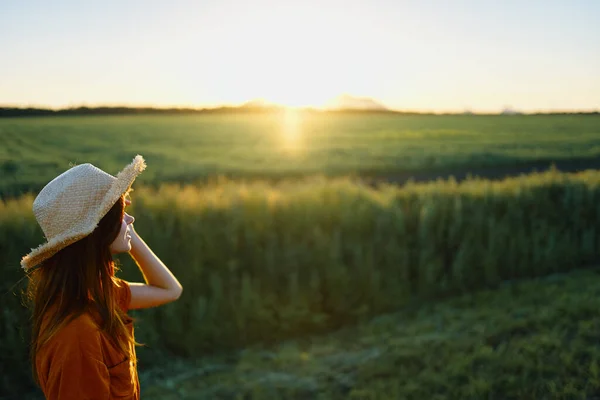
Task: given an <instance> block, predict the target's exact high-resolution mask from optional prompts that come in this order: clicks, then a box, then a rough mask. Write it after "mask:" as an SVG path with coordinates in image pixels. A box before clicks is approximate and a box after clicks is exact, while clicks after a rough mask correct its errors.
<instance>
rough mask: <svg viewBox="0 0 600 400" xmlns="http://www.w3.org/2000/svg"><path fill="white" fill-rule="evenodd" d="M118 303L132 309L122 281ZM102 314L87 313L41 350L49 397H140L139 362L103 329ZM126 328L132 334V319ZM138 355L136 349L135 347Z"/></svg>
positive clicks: (40, 361) (42, 379) (40, 371)
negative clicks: (122, 350)
mask: <svg viewBox="0 0 600 400" xmlns="http://www.w3.org/2000/svg"><path fill="white" fill-rule="evenodd" d="M119 284H120V286H121V287H117V289H116V295H117V302H118V304H119V306H120V307H121V308H122V309H123V311H124V312H127V311H128V309H129V302H130V300H131V290H130V288H129V284H127V282H126V281H123V280H119ZM99 322H100V321H99V317H98V316H97V315H92V314H90V313H85V314H83V315H81V316H79V317H77V318H76V319H74V320H73V321H71V322H70V323H69V324H68V325H66V326H65V327H63V328H62V329H61V330H59V331H58V332H57V333H56V335H54V336H53V337H52V338H51V339H50V340H49V341H48V343H46V344H45V345H44V346H43V347H42V348H41V349H40V350H39V352H38V354H37V357H36V367H37V371H38V375H39V380H40V387H41V389H42V391H43V392H44V395H45V396H46V399H48V400H58V399H60V400H68V399H78V400H84V399H105V400H109V399H128V400H129V399H135V400H137V399H139V398H140V384H139V380H138V375H137V369H136V365H135V364H134V363H133V362H132V361H131V360H130V359H129V358H127V357H126V356H123V355H122V353H121V352H120V351H119V350H118V349H117V348H116V347H115V346H114V345H113V344H112V343H111V342H110V340H109V339H108V338H106V337H105V336H104V334H103V333H102V332H101V331H100V328H99ZM126 323H127V324H126V327H127V329H128V330H129V332H130V333H131V335H132V336H133V321H132V319H131V318H129V317H128V319H127V321H126ZM133 352H134V353H133V354H135V348H134V349H133Z"/></svg>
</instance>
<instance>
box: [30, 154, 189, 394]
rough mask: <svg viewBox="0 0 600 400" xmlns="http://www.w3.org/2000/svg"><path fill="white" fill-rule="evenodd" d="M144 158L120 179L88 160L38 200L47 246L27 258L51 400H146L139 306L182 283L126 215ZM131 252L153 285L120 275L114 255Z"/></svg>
mask: <svg viewBox="0 0 600 400" xmlns="http://www.w3.org/2000/svg"><path fill="white" fill-rule="evenodd" d="M145 168H146V164H145V162H144V159H143V158H142V157H141V156H139V155H138V156H136V157H135V159H134V160H133V162H132V163H131V164H130V165H128V166H127V167H125V168H124V169H123V170H122V171H121V172H120V173H119V174H118V175H117V176H116V177H114V176H112V175H109V174H107V173H106V172H104V171H102V170H100V169H98V168H96V167H94V166H93V165H91V164H82V165H78V166H76V167H73V168H71V169H69V170H68V171H66V172H64V173H63V174H61V175H59V176H58V177H56V178H55V179H54V180H52V181H51V182H50V183H48V184H47V185H46V186H45V187H44V188H43V189H42V191H41V192H40V193H39V195H38V196H37V197H36V199H35V201H34V202H33V212H34V214H35V217H36V219H37V221H38V223H39V224H40V226H41V228H42V230H43V232H44V235H45V236H46V239H47V240H48V241H47V243H45V244H43V245H41V246H40V247H38V248H36V249H34V250H32V252H31V253H29V254H28V255H27V256H25V257H23V260H22V261H21V265H22V267H23V268H24V269H25V270H26V271H27V275H28V277H29V285H28V290H27V294H28V298H29V300H30V301H31V303H32V306H33V307H32V308H33V319H32V322H33V331H32V339H31V361H32V366H33V375H34V379H35V381H36V382H37V383H38V384H39V385H40V387H41V389H42V391H43V392H44V395H45V396H46V398H47V399H61V400H62V399H113V398H119V399H139V397H140V389H139V381H138V376H137V363H136V355H135V344H136V342H135V339H134V331H133V323H132V319H131V318H130V317H128V316H127V311H128V310H130V309H137V308H147V307H154V306H158V305H161V304H165V303H169V302H172V301H175V300H177V299H178V298H179V296H180V295H181V292H182V287H181V285H180V284H179V282H178V281H177V279H176V278H175V277H174V276H173V274H172V273H171V272H170V271H169V269H168V268H167V267H166V266H165V265H164V264H163V263H162V262H161V261H160V259H159V258H158V257H156V255H154V253H153V252H152V250H150V248H149V247H148V246H147V245H146V243H144V241H143V240H142V239H141V238H140V236H139V235H138V234H137V233H136V231H135V229H134V228H133V222H134V218H133V217H132V216H130V215H128V214H127V213H125V212H124V209H125V206H126V205H129V204H130V203H131V202H130V201H129V200H128V199H126V197H127V195H128V193H129V191H130V188H131V185H132V183H133V181H134V180H135V178H136V177H137V175H139V174H140V173H141V172H142V171H143V170H144V169H145ZM123 252H129V254H130V255H131V256H132V257H133V259H134V260H135V262H136V263H137V265H138V266H139V268H140V270H141V272H142V274H143V276H144V279H145V281H146V284H141V283H129V282H126V281H124V280H122V279H118V278H116V277H115V265H114V262H113V259H112V255H113V254H116V253H123Z"/></svg>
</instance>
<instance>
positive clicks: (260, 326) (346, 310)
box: [0, 170, 600, 396]
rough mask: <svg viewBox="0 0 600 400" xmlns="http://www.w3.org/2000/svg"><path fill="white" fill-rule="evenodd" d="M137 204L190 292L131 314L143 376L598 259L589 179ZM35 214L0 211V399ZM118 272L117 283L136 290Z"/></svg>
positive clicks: (196, 192)
mask: <svg viewBox="0 0 600 400" xmlns="http://www.w3.org/2000/svg"><path fill="white" fill-rule="evenodd" d="M132 198H133V205H132V210H131V211H132V214H133V215H135V216H136V230H137V231H138V232H140V234H141V235H142V237H143V238H144V240H145V241H146V242H147V243H148V244H149V245H150V247H151V248H152V249H153V251H155V253H156V254H157V255H158V256H159V257H161V259H162V260H163V261H164V262H165V264H166V265H168V266H169V268H170V269H171V270H172V271H173V272H174V274H175V275H176V276H177V277H178V279H179V280H180V281H181V283H182V285H183V286H184V288H186V289H185V292H184V295H183V296H182V298H181V299H179V300H178V301H177V302H174V303H172V304H169V305H165V306H163V307H159V308H154V309H149V310H140V311H139V312H137V311H135V312H133V316H134V317H136V318H137V317H139V318H140V321H139V324H137V325H136V337H137V338H138V340H139V341H140V342H143V343H146V344H148V348H146V349H140V352H139V357H140V360H141V363H149V362H150V363H153V362H154V361H153V360H154V359H155V357H156V356H157V354H159V353H160V352H163V354H177V355H185V356H188V357H190V358H193V357H200V358H204V357H206V355H207V354H208V353H217V352H222V351H231V350H232V349H236V348H243V347H246V346H249V345H255V344H257V343H262V344H263V345H268V344H274V343H279V342H281V341H282V340H287V339H290V338H293V337H303V336H308V335H311V334H318V333H325V332H330V331H333V330H335V329H339V328H340V327H343V326H352V325H355V324H356V323H360V322H361V321H365V320H366V319H368V318H373V317H375V316H377V315H381V314H383V313H386V312H391V311H394V310H398V309H402V308H404V307H406V306H407V305H410V304H412V303H414V302H415V301H416V300H417V299H418V300H421V301H423V300H426V299H428V300H433V299H441V298H448V297H451V296H455V295H457V294H462V293H470V292H474V291H477V290H482V289H485V288H495V287H498V286H499V285H501V284H502V282H505V281H506V280H508V279H511V280H514V279H522V278H527V277H540V276H546V275H550V274H553V273H556V272H565V271H570V270H573V269H575V268H577V267H580V266H581V265H582V264H585V263H590V262H592V261H594V260H598V259H600V253H599V251H598V249H600V234H599V233H598V226H599V224H598V221H600V206H599V205H600V174H599V173H598V172H597V171H587V172H582V173H578V174H564V173H560V172H558V171H555V170H554V171H548V172H546V173H542V174H531V175H527V176H522V177H519V178H512V179H506V180H503V181H497V182H491V181H486V180H480V179H474V180H467V181H464V182H462V183H460V184H458V183H457V182H455V181H447V182H446V181H439V182H432V183H429V184H410V185H406V186H403V187H401V188H399V187H396V186H382V187H380V188H378V189H374V188H371V187H369V186H365V185H360V184H358V183H355V182H352V181H350V180H347V179H335V180H323V179H322V180H307V181H306V182H303V183H300V182H297V181H290V182H288V183H281V184H279V185H272V184H268V183H260V182H253V183H251V184H241V183H239V182H231V181H223V182H221V183H219V184H217V185H214V186H208V187H202V188H198V187H195V186H184V187H178V186H176V185H166V184H165V185H161V186H160V188H159V189H157V190H156V189H153V188H147V187H143V186H136V191H135V192H134V194H133V196H132ZM32 201H33V197H32V196H24V197H22V198H20V199H15V200H9V201H6V202H4V201H0V272H2V276H3V277H4V281H3V282H4V284H0V289H2V292H3V293H4V292H7V293H8V294H9V295H8V296H5V297H3V298H2V303H3V306H4V307H3V310H2V312H3V321H4V323H3V324H0V338H1V339H2V340H1V341H0V350H2V354H3V356H4V359H5V360H7V365H11V367H12V368H11V369H10V370H9V371H6V372H5V373H2V374H0V377H2V378H1V380H0V387H2V386H3V385H5V386H6V385H8V387H12V388H14V390H16V389H17V388H18V387H22V386H26V385H27V382H28V379H29V378H28V369H27V361H26V357H25V354H26V346H25V343H26V341H23V338H26V337H27V333H26V332H24V327H25V326H26V325H27V313H26V312H25V311H24V310H23V309H22V308H21V307H20V306H19V302H18V300H19V299H18V297H16V296H11V295H10V293H11V292H12V291H13V288H12V285H13V283H14V282H15V281H17V280H18V279H19V278H20V277H21V276H22V271H21V270H20V268H18V260H19V259H20V257H21V256H22V255H23V254H25V253H26V251H27V250H28V249H29V248H30V247H34V246H35V245H37V244H39V243H40V242H41V241H42V240H41V234H40V232H39V229H38V227H37V225H36V224H35V221H34V220H33V216H32V213H31V202H32ZM120 259H121V260H122V261H123V265H122V266H123V271H122V273H123V275H121V276H123V277H124V278H126V279H127V280H130V281H141V280H142V277H141V276H140V274H139V271H138V270H137V268H136V267H135V265H132V264H133V263H132V262H131V260H130V259H129V257H127V256H124V257H120ZM386 351H387V350H386ZM0 372H2V371H0ZM486 379H487V378H486ZM7 390H8V389H7ZM386 390H387V389H386ZM0 396H1V393H0Z"/></svg>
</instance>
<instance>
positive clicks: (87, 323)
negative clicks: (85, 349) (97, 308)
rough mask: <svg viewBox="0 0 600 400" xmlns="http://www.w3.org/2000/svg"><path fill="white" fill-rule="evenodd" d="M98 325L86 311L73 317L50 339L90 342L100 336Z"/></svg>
mask: <svg viewBox="0 0 600 400" xmlns="http://www.w3.org/2000/svg"><path fill="white" fill-rule="evenodd" d="M100 333H101V330H100V326H99V325H98V322H97V321H96V319H95V318H94V317H93V316H92V315H91V314H90V313H88V312H84V313H82V314H80V315H77V316H75V317H73V318H72V319H71V320H70V321H68V322H67V323H66V324H65V325H64V326H63V327H62V328H60V329H59V330H58V331H57V332H56V334H55V335H54V337H53V338H52V339H55V340H60V341H67V342H75V341H77V342H90V341H97V340H99V338H100Z"/></svg>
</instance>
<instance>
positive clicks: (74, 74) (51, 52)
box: [0, 0, 600, 112]
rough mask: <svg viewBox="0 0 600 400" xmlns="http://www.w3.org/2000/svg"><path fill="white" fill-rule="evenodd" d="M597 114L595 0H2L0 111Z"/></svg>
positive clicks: (599, 26) (598, 7) (598, 5)
mask: <svg viewBox="0 0 600 400" xmlns="http://www.w3.org/2000/svg"><path fill="white" fill-rule="evenodd" d="M341 94H349V95H352V96H358V97H369V98H373V99H375V100H377V101H378V102H380V103H382V104H383V105H385V106H387V107H389V108H391V109H397V110H412V111H434V112H438V111H439V112H453V111H464V110H471V111H474V112H488V111H499V110H502V109H503V108H505V107H510V108H513V109H516V110H519V111H525V112H528V111H530V112H534V111H575V110H580V111H590V110H600V1H596V0H588V1H584V0H570V1H569V0H567V1H554V0H540V1H538V0H518V1H514V0H506V1H496V0H479V1H466V0H439V1H432V0H413V1H408V0H364V1H356V0H297V1H288V0H277V1H276V0H273V1H269V0H236V1H232V0H207V1H202V0H198V1H178V0H170V1H154V0H145V1H126V0H121V1H109V0H105V1H101V2H100V1H86V0H76V1H70V0H69V1H59V0H56V1H30V0H0V105H2V106H20V107H22V106H36V107H50V108H64V107H77V106H81V105H87V106H99V105H108V106H114V105H125V106H154V107H199V108H202V107H215V106H220V105H238V104H243V103H245V102H247V101H250V100H253V99H264V100H266V101H269V102H275V103H279V104H283V105H289V106H314V107H319V106H323V105H326V104H328V102H329V101H330V100H331V99H332V98H335V97H336V96H339V95H341Z"/></svg>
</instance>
